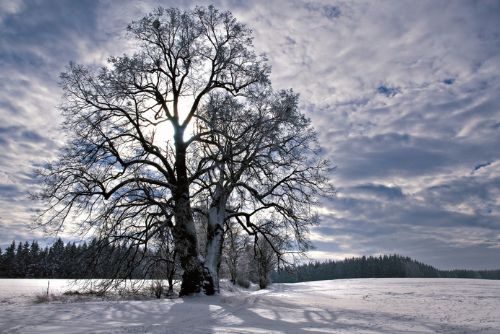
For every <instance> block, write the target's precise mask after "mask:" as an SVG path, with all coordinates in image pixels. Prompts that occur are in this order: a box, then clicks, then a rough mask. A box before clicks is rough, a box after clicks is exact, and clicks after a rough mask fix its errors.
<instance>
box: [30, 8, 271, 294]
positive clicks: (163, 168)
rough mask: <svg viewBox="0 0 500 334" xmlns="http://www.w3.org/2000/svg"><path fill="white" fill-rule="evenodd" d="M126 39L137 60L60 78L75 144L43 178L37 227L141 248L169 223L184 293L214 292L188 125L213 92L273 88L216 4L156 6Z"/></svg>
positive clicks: (116, 60) (114, 61) (246, 33)
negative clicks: (204, 254) (199, 224)
mask: <svg viewBox="0 0 500 334" xmlns="http://www.w3.org/2000/svg"><path fill="white" fill-rule="evenodd" d="M128 32H129V37H130V38H131V39H132V40H133V41H134V42H135V45H136V50H137V51H136V53H134V54H133V55H124V56H121V57H112V58H110V60H109V64H108V66H106V67H104V68H102V69H100V70H99V71H96V70H93V69H92V68H89V67H85V66H81V65H75V64H70V66H69V68H68V70H67V72H65V73H63V74H62V76H61V78H62V88H63V90H64V93H65V95H64V103H63V104H62V112H63V115H64V117H65V123H64V129H65V131H66V132H67V134H68V136H69V139H68V143H67V145H66V147H65V148H64V150H63V152H62V153H61V155H60V160H59V161H56V162H55V163H53V164H52V165H50V166H48V168H47V169H45V170H43V171H42V172H41V173H42V175H43V177H44V179H45V188H44V190H43V191H42V192H41V193H40V194H39V197H40V198H41V199H43V200H45V201H46V202H47V209H46V210H45V211H44V212H42V213H41V216H40V220H39V221H40V223H41V224H42V225H44V226H47V227H53V228H56V230H57V229H61V228H62V227H63V226H65V225H66V223H68V222H70V221H76V222H78V224H79V226H80V228H81V230H82V231H85V233H88V232H90V233H95V234H97V235H100V236H102V237H106V238H108V240H110V241H112V242H114V241H120V240H123V239H127V240H129V241H130V242H132V243H133V244H134V245H139V246H143V247H148V244H149V243H150V242H151V240H153V239H154V236H155V235H156V234H157V233H159V231H160V230H162V229H164V228H165V226H166V227H168V228H170V229H171V230H172V234H173V236H174V240H175V245H176V252H177V256H178V257H179V259H180V262H181V266H182V269H183V271H184V272H183V276H182V285H181V292H180V294H181V295H185V294H189V293H194V292H199V291H200V289H201V288H202V287H203V286H204V287H205V292H206V293H208V294H211V293H213V292H214V288H213V279H212V278H211V277H208V279H207V278H206V277H204V269H203V260H202V259H201V258H200V256H199V255H200V252H199V249H198V244H197V235H196V229H195V225H194V221H193V211H192V204H191V197H192V196H191V194H190V186H191V184H192V182H193V181H194V180H197V179H199V178H200V177H201V176H202V175H203V174H204V173H205V171H206V168H207V166H206V164H205V160H204V159H200V160H199V161H198V162H197V164H195V165H196V166H197V167H196V169H195V170H190V169H188V161H189V159H190V156H194V155H193V153H192V150H191V146H192V144H193V143H194V142H196V141H197V140H198V139H199V138H198V137H196V138H194V137H193V138H190V136H189V133H188V128H189V126H190V124H191V123H192V121H193V118H194V117H195V116H196V115H197V113H198V112H199V110H200V107H201V106H203V105H204V104H205V102H206V99H207V96H208V94H209V93H210V92H212V91H214V90H220V91H225V92H228V93H229V94H231V95H234V96H237V95H245V94H246V91H247V90H248V89H250V88H251V87H252V85H255V84H257V83H264V82H267V74H268V67H267V65H266V64H265V62H264V60H263V59H262V58H259V57H257V56H256V55H255V53H254V52H253V47H252V37H251V32H250V30H249V29H248V28H247V27H246V26H245V25H243V24H241V23H238V22H237V21H236V20H235V19H234V18H233V16H232V15H231V13H229V12H220V11H218V10H216V9H214V8H213V7H207V8H204V7H197V8H195V9H194V10H187V11H180V10H178V9H172V8H170V9H163V8H159V9H157V10H155V11H154V12H153V13H152V14H150V15H148V16H147V17H145V18H143V19H142V20H140V21H137V22H133V23H132V24H131V25H130V26H129V27H128ZM215 112H217V111H215ZM169 129H170V131H171V132H169ZM199 135H202V134H199ZM205 274H207V273H206V270H205ZM208 274H210V273H208Z"/></svg>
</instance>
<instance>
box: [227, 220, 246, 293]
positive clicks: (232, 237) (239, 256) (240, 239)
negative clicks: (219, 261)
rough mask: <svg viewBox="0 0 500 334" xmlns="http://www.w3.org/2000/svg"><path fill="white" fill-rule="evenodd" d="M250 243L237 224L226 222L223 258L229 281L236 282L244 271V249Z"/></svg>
mask: <svg viewBox="0 0 500 334" xmlns="http://www.w3.org/2000/svg"><path fill="white" fill-rule="evenodd" d="M249 243H250V240H249V237H248V235H246V233H243V229H242V228H241V227H240V226H239V225H237V224H229V223H227V224H226V230H225V238H224V246H223V258H224V262H225V265H226V267H227V272H228V274H229V278H230V280H231V283H233V284H236V283H237V281H238V279H241V278H242V277H240V276H241V275H242V273H245V268H244V267H245V262H244V261H245V260H246V259H245V257H247V254H246V249H247V247H248V245H249Z"/></svg>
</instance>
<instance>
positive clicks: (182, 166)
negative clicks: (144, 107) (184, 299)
mask: <svg viewBox="0 0 500 334" xmlns="http://www.w3.org/2000/svg"><path fill="white" fill-rule="evenodd" d="M183 135H184V129H182V128H181V127H177V128H176V129H175V135H174V140H175V149H176V164H175V168H176V172H177V184H176V186H177V187H176V189H175V191H174V200H175V207H174V211H175V212H174V217H175V227H174V236H175V240H176V241H175V246H176V251H177V254H178V256H179V260H180V262H181V267H182V269H183V270H184V273H183V274H182V284H181V290H180V293H179V295H180V296H185V295H190V294H193V293H198V292H200V291H201V287H202V284H203V262H202V259H201V257H200V252H199V248H198V236H197V234H196V227H195V224H194V219H193V211H192V209H191V199H190V196H189V182H188V178H187V166H186V147H185V144H184V140H183Z"/></svg>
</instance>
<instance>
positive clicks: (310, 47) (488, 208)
mask: <svg viewBox="0 0 500 334" xmlns="http://www.w3.org/2000/svg"><path fill="white" fill-rule="evenodd" d="M203 3H204V4H208V3H209V2H208V1H205V2H203V1H202V4H203ZM193 4H194V3H191V2H186V3H183V6H185V7H190V6H192V5H193ZM158 5H163V6H169V5H173V6H178V4H176V3H175V2H173V1H171V2H160V1H141V2H134V1H124V2H120V3H116V2H106V1H62V0H61V1H52V2H50V4H47V3H44V2H35V1H16V2H14V1H8V2H5V4H3V3H2V5H0V13H2V14H0V29H1V30H2V34H1V35H0V51H1V53H0V54H1V55H0V117H1V120H2V122H1V123H0V171H1V172H0V217H1V219H2V220H1V225H0V236H1V237H0V239H1V240H0V245H1V244H2V243H3V244H6V243H8V242H10V240H11V239H12V238H13V236H16V237H19V238H21V236H22V235H25V236H29V235H30V234H29V233H30V232H29V231H26V230H23V228H22V226H24V225H22V222H24V224H26V223H29V221H30V220H31V218H30V217H31V216H30V215H31V212H30V209H31V208H32V205H33V204H32V203H31V202H29V201H28V200H27V199H25V198H24V197H23V196H21V194H22V193H26V192H27V189H29V188H31V187H34V186H36V181H35V180H34V179H33V176H32V173H31V172H30V171H31V170H32V167H33V166H34V165H38V164H41V163H43V161H45V160H50V159H51V158H53V157H54V155H55V153H56V150H57V147H59V145H60V144H61V142H62V140H63V138H62V136H61V134H60V133H59V131H58V124H59V122H60V121H61V119H60V117H59V113H58V111H57V104H58V103H59V101H60V90H59V88H58V86H57V81H58V74H59V73H60V72H61V71H62V70H63V69H64V66H65V64H67V63H68V62H69V61H70V60H74V61H76V62H80V63H85V64H100V63H103V62H105V60H106V57H107V56H108V55H119V54H122V53H123V52H126V51H127V50H129V48H130V44H127V43H126V40H125V39H124V33H123V29H124V27H125V26H126V25H127V24H128V23H129V22H130V21H131V20H132V19H137V18H139V17H141V16H142V15H144V14H146V13H147V12H149V11H150V10H151V9H153V8H154V7H157V6H158ZM215 5H216V6H217V7H220V8H222V9H228V10H231V11H232V12H233V14H234V15H235V16H236V17H237V18H238V19H240V20H242V21H244V22H246V23H247V24H248V25H249V26H250V27H251V28H252V29H253V31H254V35H255V40H254V44H255V46H256V48H257V50H258V51H259V52H265V53H267V55H268V58H269V60H270V63H271V65H272V66H273V72H272V80H273V84H274V86H275V87H276V88H293V89H294V90H295V91H297V92H299V93H300V95H301V103H302V108H303V110H304V111H305V112H306V114H307V115H308V116H309V117H310V118H311V120H312V122H313V125H314V126H315V128H316V129H317V130H318V133H319V137H320V142H321V143H322V146H323V150H322V152H323V153H324V155H325V157H327V158H329V159H330V160H331V161H332V162H333V164H334V165H336V166H337V168H336V171H335V172H334V174H332V175H331V177H332V179H333V180H334V182H335V185H336V187H337V188H338V195H337V197H335V198H331V199H325V200H324V203H323V206H322V208H320V209H319V212H320V213H321V220H322V225H321V226H320V227H317V228H315V229H314V230H313V234H312V237H313V240H316V245H317V247H318V249H317V250H316V251H315V253H311V254H316V255H318V256H323V257H324V256H336V257H338V256H343V255H353V254H359V255H361V254H366V255H369V254H380V253H402V254H403V255H408V256H412V257H417V258H418V259H419V260H421V261H424V262H429V263H431V264H434V265H437V266H440V267H443V268H445V267H467V266H469V267H475V268H483V267H497V266H498V260H496V258H497V257H498V249H499V247H500V233H499V231H498V230H499V225H498V222H499V221H500V219H499V218H500V202H498V198H500V181H499V175H500V149H499V148H498V143H499V142H500V131H499V130H500V121H498V120H499V119H500V96H499V95H498V91H500V76H499V75H498V74H499V73H498V71H499V68H500V43H499V42H500V26H499V25H498V19H499V15H498V13H500V4H499V3H498V2H481V3H476V2H466V1H453V2H435V1H430V0H429V1H418V2H411V3H410V2H401V1H386V2H377V3H373V2H352V1H333V2H332V1H314V2H313V1H301V0H293V1H273V0H270V1H269V0H268V1H251V2H250V1H241V0H219V1H216V2H215ZM9 198H13V199H15V201H14V200H9ZM20 231H23V232H20ZM495 252H496V253H495ZM495 254H496V257H495V256H494V255H495Z"/></svg>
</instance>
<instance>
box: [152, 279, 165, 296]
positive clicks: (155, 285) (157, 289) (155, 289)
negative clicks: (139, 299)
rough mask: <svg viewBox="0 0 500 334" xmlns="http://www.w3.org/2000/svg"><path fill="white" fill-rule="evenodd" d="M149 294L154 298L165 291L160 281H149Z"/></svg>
mask: <svg viewBox="0 0 500 334" xmlns="http://www.w3.org/2000/svg"><path fill="white" fill-rule="evenodd" d="M150 289H151V294H152V295H153V296H155V297H156V298H158V299H160V298H161V296H162V295H163V294H164V293H165V286H164V285H163V284H162V282H161V281H153V282H152V283H151V287H150Z"/></svg>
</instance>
